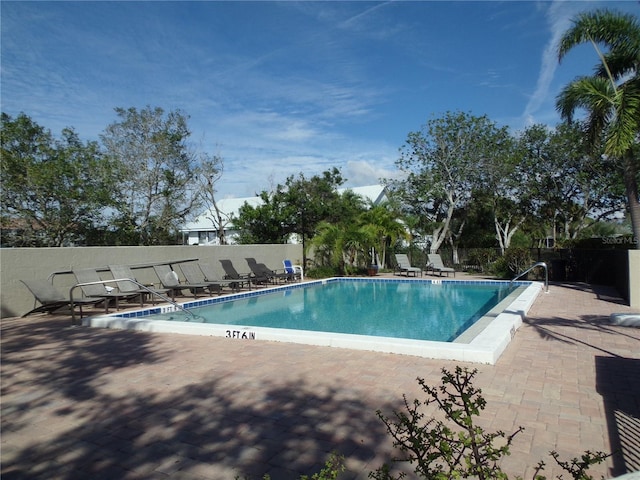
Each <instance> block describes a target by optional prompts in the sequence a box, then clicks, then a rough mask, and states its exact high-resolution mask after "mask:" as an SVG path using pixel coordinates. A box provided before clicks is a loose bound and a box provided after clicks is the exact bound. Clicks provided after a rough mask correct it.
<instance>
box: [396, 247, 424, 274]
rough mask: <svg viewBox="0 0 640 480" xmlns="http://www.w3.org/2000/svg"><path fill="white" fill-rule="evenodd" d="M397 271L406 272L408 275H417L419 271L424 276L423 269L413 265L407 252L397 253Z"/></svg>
mask: <svg viewBox="0 0 640 480" xmlns="http://www.w3.org/2000/svg"><path fill="white" fill-rule="evenodd" d="M396 271H397V272H400V274H402V273H404V274H405V275H406V276H407V277H408V276H409V275H410V274H412V275H413V276H414V277H417V276H418V273H419V274H420V276H422V269H421V268H419V267H414V266H412V265H411V262H410V261H409V257H408V256H407V254H406V253H396Z"/></svg>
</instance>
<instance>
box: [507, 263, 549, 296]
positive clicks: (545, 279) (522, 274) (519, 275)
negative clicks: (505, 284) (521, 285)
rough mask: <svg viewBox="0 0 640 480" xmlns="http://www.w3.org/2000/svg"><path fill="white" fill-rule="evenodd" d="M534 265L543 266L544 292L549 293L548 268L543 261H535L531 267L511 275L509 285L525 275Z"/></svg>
mask: <svg viewBox="0 0 640 480" xmlns="http://www.w3.org/2000/svg"><path fill="white" fill-rule="evenodd" d="M536 267H542V268H544V288H545V292H546V293H549V269H548V268H547V264H546V263H544V262H537V263H535V264H533V265H531V267H529V268H527V269H526V270H525V271H524V272H522V273H520V274H518V275H516V276H515V277H513V279H512V280H511V281H510V282H509V285H511V284H512V283H513V282H515V281H516V280H517V279H519V278H520V277H523V276H525V275H526V274H527V273H529V272H530V271H531V270H533V269H534V268H536Z"/></svg>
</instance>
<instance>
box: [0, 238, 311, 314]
mask: <svg viewBox="0 0 640 480" xmlns="http://www.w3.org/2000/svg"><path fill="white" fill-rule="evenodd" d="M246 257H253V258H255V259H256V260H258V262H262V263H265V264H266V265H267V266H268V267H270V268H272V269H274V270H275V269H282V260H283V259H285V258H287V259H290V260H291V261H292V262H293V263H294V264H300V263H301V262H302V246H301V245H223V246H163V247H73V248H8V249H1V250H0V316H1V317H2V318H6V317H15V316H20V315H22V314H23V313H25V312H28V311H29V310H31V309H32V308H33V307H34V302H33V296H32V295H31V293H30V292H29V291H28V290H27V288H26V287H25V286H24V285H23V284H22V283H21V282H20V280H22V279H24V280H28V279H46V278H48V277H49V275H51V274H52V273H53V272H62V271H70V270H72V269H74V268H83V267H85V268H86V267H94V268H102V267H106V266H107V265H109V264H125V265H139V264H145V263H153V262H170V261H178V260H187V259H196V260H198V261H200V262H204V263H209V264H211V265H214V266H215V267H216V268H217V269H218V273H219V275H220V277H223V275H224V271H223V270H222V266H221V265H220V262H219V261H218V260H219V259H224V258H228V259H230V260H231V261H232V262H233V264H234V266H235V267H236V270H238V271H239V272H240V273H243V272H248V271H249V268H248V266H247V262H246V261H245V258H246ZM135 273H136V278H137V279H138V280H140V281H141V282H143V283H155V284H157V283H158V278H157V277H156V275H155V273H154V271H153V269H152V268H145V269H136V270H135ZM107 278H110V276H109V274H108V273H105V274H103V279H107ZM53 283H54V285H55V286H56V288H57V289H58V290H60V291H61V292H62V293H64V294H65V295H66V294H68V292H69V289H70V288H71V287H72V286H73V284H74V277H73V275H71V274H59V275H55V276H54V278H53Z"/></svg>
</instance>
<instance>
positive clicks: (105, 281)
mask: <svg viewBox="0 0 640 480" xmlns="http://www.w3.org/2000/svg"><path fill="white" fill-rule="evenodd" d="M125 280H126V281H129V282H132V283H135V284H136V285H137V286H138V287H140V289H141V290H145V291H146V292H147V293H149V294H151V295H152V296H153V295H155V296H156V297H160V298H161V299H162V300H164V301H165V302H167V303H170V304H171V305H173V306H174V308H175V309H176V310H182V311H183V312H184V313H186V314H188V315H191V316H192V317H193V318H198V315H196V314H195V313H193V312H192V311H191V310H189V309H187V308H184V307H183V306H182V305H180V304H179V303H177V302H176V301H174V300H171V299H170V298H169V297H167V296H166V295H164V294H162V293H160V292H158V291H156V290H152V289H151V288H149V287H147V286H146V285H143V284H141V283H140V282H138V281H137V280H134V279H132V278H116V279H114V280H101V281H99V282H87V283H77V284H75V285H74V286H73V287H71V289H70V290H69V303H70V304H71V321H72V323H73V324H74V325H75V323H76V315H75V308H73V307H74V305H73V291H74V290H75V289H76V288H78V287H82V286H85V285H106V284H107V283H116V282H124V281H125ZM108 301H109V298H108V297H106V298H105V302H108Z"/></svg>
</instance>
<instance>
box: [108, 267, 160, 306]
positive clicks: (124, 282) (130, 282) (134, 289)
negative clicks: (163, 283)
mask: <svg viewBox="0 0 640 480" xmlns="http://www.w3.org/2000/svg"><path fill="white" fill-rule="evenodd" d="M109 270H111V275H113V278H114V280H117V281H116V285H117V286H118V290H119V291H120V292H121V293H129V294H132V295H139V296H140V307H144V298H145V296H146V295H149V296H150V297H151V303H152V304H154V305H155V303H156V296H158V295H165V294H167V293H168V292H169V290H168V289H166V288H153V286H147V285H144V287H145V288H142V287H141V286H140V285H139V282H138V281H137V280H136V277H135V276H134V275H133V272H132V271H131V268H129V266H128V265H109Z"/></svg>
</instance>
